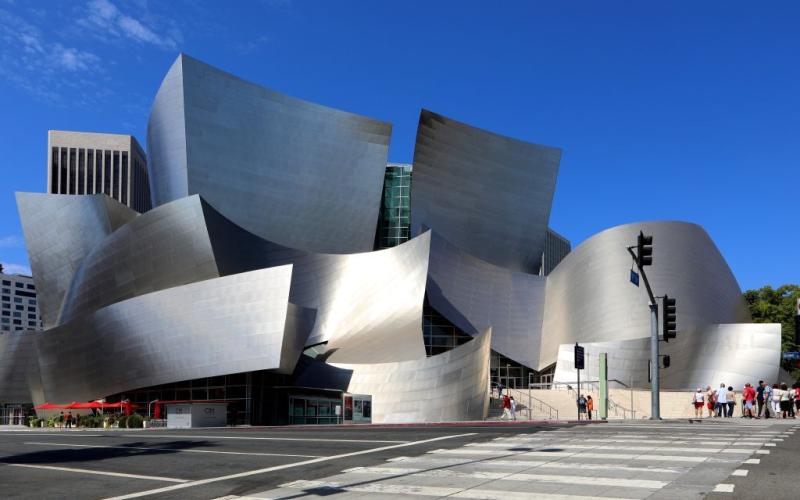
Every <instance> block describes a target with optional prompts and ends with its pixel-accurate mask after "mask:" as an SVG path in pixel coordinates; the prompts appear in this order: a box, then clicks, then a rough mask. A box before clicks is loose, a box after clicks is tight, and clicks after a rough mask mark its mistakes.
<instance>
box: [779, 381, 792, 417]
mask: <svg viewBox="0 0 800 500" xmlns="http://www.w3.org/2000/svg"><path fill="white" fill-rule="evenodd" d="M780 407H781V418H789V410H790V409H791V407H792V401H791V399H789V386H787V385H786V384H781V400H780Z"/></svg>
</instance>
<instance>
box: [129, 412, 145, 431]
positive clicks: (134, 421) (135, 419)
mask: <svg viewBox="0 0 800 500" xmlns="http://www.w3.org/2000/svg"><path fill="white" fill-rule="evenodd" d="M143 421H144V419H143V418H142V416H141V415H139V414H138V413H134V414H133V415H131V416H130V417H128V428H129V429H141V428H142V422H143Z"/></svg>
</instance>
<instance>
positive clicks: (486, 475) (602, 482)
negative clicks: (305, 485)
mask: <svg viewBox="0 0 800 500" xmlns="http://www.w3.org/2000/svg"><path fill="white" fill-rule="evenodd" d="M342 472H344V473H356V474H381V475H388V476H398V475H405V474H413V475H414V476H423V477H447V478H456V479H488V480H496V479H503V480H506V481H526V482H543V483H559V484H579V485H593V486H616V487H624V488H647V489H661V488H663V487H664V486H666V485H668V484H669V482H668V481H653V480H647V479H621V478H615V477H598V476H591V477H584V476H561V475H554V474H529V473H524V472H520V473H509V472H482V471H481V472H459V471H453V470H435V471H426V470H424V469H412V468H402V467H353V468H352V469H346V470H344V471H342Z"/></svg>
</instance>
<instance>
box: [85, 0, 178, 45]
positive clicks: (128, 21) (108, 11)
mask: <svg viewBox="0 0 800 500" xmlns="http://www.w3.org/2000/svg"><path fill="white" fill-rule="evenodd" d="M78 22H79V23H80V24H83V25H85V26H94V27H96V28H101V29H103V30H104V36H110V37H122V38H127V39H130V40H133V41H135V42H137V43H143V44H150V45H154V46H156V47H160V48H163V49H169V50H175V49H176V48H177V47H178V41H179V40H180V39H181V35H180V32H178V31H177V30H176V29H175V28H171V29H170V30H169V34H167V33H164V34H158V33H157V32H156V31H155V30H154V29H153V28H151V27H148V26H147V25H146V23H145V22H144V21H143V20H140V19H137V18H135V17H133V16H131V15H128V14H126V13H123V12H122V10H120V9H119V7H117V6H116V5H114V4H113V3H111V2H110V1H109V0H90V1H89V3H88V4H87V5H86V15H85V17H84V18H83V19H80V20H79V21H78Z"/></svg>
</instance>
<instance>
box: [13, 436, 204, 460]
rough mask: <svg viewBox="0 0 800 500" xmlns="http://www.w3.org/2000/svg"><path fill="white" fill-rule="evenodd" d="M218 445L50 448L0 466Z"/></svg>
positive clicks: (184, 443) (185, 443) (15, 457)
mask: <svg viewBox="0 0 800 500" xmlns="http://www.w3.org/2000/svg"><path fill="white" fill-rule="evenodd" d="M214 446H217V445H216V444H214V443H212V442H210V441H170V442H167V443H157V444H150V443H144V442H134V443H125V444H120V445H115V446H102V445H81V446H74V445H70V446H67V447H65V448H60V449H56V450H54V449H49V450H42V451H36V452H31V453H22V454H20V455H11V456H7V457H2V458H0V463H8V464H54V463H60V464H64V463H70V462H93V461H98V460H109V459H114V458H125V457H141V456H151V455H165V454H170V453H177V452H179V451H182V450H187V449H191V448H201V447H202V448H211V447H214Z"/></svg>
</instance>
